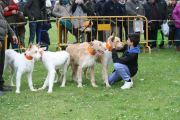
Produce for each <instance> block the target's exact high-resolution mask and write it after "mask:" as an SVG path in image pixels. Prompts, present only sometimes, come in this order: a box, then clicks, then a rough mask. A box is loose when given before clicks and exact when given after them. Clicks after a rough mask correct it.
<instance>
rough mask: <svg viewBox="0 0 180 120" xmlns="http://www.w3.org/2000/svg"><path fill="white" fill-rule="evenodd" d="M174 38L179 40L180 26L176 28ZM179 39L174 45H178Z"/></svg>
mask: <svg viewBox="0 0 180 120" xmlns="http://www.w3.org/2000/svg"><path fill="white" fill-rule="evenodd" d="M176 40H180V28H176ZM179 43H180V41H176V42H175V44H176V47H179Z"/></svg>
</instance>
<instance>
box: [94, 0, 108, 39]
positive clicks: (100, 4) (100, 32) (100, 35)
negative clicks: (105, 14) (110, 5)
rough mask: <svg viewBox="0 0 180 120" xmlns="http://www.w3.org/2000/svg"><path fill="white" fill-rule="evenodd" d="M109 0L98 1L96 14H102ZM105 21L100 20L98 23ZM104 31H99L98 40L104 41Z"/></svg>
mask: <svg viewBox="0 0 180 120" xmlns="http://www.w3.org/2000/svg"><path fill="white" fill-rule="evenodd" d="M106 1H107V0H100V1H98V2H97V3H96V6H95V7H96V8H95V12H96V15H97V16H102V9H103V6H104V4H105V2H106ZM102 23H103V21H98V24H102ZM103 32H104V31H99V32H98V40H99V41H102V42H103Z"/></svg>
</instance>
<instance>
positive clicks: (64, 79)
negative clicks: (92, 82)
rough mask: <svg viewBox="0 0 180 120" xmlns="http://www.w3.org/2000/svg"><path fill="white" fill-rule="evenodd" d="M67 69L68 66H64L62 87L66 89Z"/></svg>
mask: <svg viewBox="0 0 180 120" xmlns="http://www.w3.org/2000/svg"><path fill="white" fill-rule="evenodd" d="M67 68H68V65H64V69H63V81H62V84H61V87H65V84H66V72H67Z"/></svg>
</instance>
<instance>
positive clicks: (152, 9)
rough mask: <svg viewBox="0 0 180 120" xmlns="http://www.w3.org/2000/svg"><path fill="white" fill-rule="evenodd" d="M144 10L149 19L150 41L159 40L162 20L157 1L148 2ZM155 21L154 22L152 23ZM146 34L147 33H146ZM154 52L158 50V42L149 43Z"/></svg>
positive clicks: (149, 0)
mask: <svg viewBox="0 0 180 120" xmlns="http://www.w3.org/2000/svg"><path fill="white" fill-rule="evenodd" d="M144 9H145V11H146V15H145V16H146V18H147V19H148V26H150V30H149V32H148V39H149V40H157V31H158V29H160V28H161V25H162V18H161V12H160V10H159V7H158V5H157V4H156V2H155V0H148V1H146V2H145V3H144ZM152 20H153V21H152ZM145 34H146V31H145ZM149 44H151V49H152V50H157V48H156V41H154V42H151V43H149Z"/></svg>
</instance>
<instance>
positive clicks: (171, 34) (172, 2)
mask: <svg viewBox="0 0 180 120" xmlns="http://www.w3.org/2000/svg"><path fill="white" fill-rule="evenodd" d="M176 4H177V0H170V1H168V2H167V6H168V25H169V36H168V40H169V42H168V45H167V48H169V47H171V46H172V45H174V40H175V35H176V27H175V21H174V19H173V17H172V13H173V10H174V8H175V7H176Z"/></svg>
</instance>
